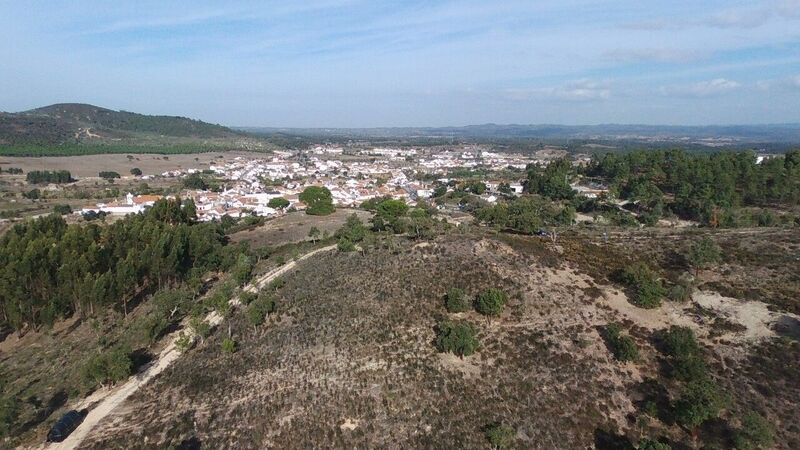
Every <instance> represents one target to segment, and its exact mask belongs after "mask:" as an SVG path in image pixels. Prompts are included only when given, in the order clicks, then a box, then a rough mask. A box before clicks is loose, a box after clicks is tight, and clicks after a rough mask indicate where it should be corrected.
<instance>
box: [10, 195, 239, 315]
mask: <svg viewBox="0 0 800 450" xmlns="http://www.w3.org/2000/svg"><path fill="white" fill-rule="evenodd" d="M193 206H194V205H193V203H192V202H191V201H190V200H189V201H187V202H186V203H185V205H183V206H182V205H181V201H180V200H179V199H178V200H161V201H159V202H157V203H156V204H155V205H154V206H153V207H152V208H151V209H150V210H148V212H147V213H146V214H138V215H129V216H127V217H126V218H125V219H123V220H119V221H117V222H115V223H113V224H111V225H108V226H99V225H96V224H94V223H90V224H87V225H78V224H75V225H67V224H66V222H65V221H64V219H63V218H61V217H60V216H56V215H51V216H47V217H43V218H40V219H37V220H34V221H29V222H24V223H21V224H18V225H16V226H14V227H13V228H12V229H11V230H9V231H8V232H7V233H6V234H5V235H4V236H3V238H2V240H0V268H1V269H0V308H2V316H0V324H2V325H8V326H11V327H12V328H14V329H16V330H19V329H22V328H24V327H26V326H29V327H34V328H36V327H39V326H41V325H51V324H52V323H53V322H54V321H55V320H56V319H58V318H62V317H69V316H71V315H72V314H76V313H77V314H80V315H81V316H89V315H91V314H93V313H94V311H96V310H97V308H98V307H103V308H107V307H115V308H118V309H121V310H125V311H127V310H128V302H129V301H131V300H134V299H136V298H138V297H139V296H140V295H141V294H142V293H143V292H150V291H152V290H154V289H158V288H161V287H165V286H169V285H174V284H177V283H178V282H181V281H184V280H187V279H189V278H195V279H197V278H199V277H202V276H203V274H205V273H206V272H207V271H209V270H219V269H224V268H227V267H230V266H231V265H232V264H233V263H234V262H235V257H234V256H233V254H234V252H232V251H227V250H226V247H224V243H225V237H224V234H223V232H222V230H221V228H220V226H219V225H218V224H211V223H205V224H198V223H194V207H193ZM233 250H236V249H235V248H233Z"/></svg>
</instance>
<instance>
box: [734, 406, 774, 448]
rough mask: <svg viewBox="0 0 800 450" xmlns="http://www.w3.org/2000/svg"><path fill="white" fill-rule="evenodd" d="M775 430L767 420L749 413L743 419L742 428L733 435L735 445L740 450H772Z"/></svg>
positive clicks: (756, 414)
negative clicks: (770, 449)
mask: <svg viewBox="0 0 800 450" xmlns="http://www.w3.org/2000/svg"><path fill="white" fill-rule="evenodd" d="M773 434H774V430H773V429H772V425H771V424H770V423H769V422H768V421H767V419H765V418H763V417H761V415H759V414H758V413H755V412H749V413H747V415H745V416H744V418H743V419H742V426H741V428H739V429H738V430H736V432H735V433H734V435H733V445H734V446H735V447H736V448H738V449H740V450H755V449H759V448H771V447H772V444H773V440H774V438H773Z"/></svg>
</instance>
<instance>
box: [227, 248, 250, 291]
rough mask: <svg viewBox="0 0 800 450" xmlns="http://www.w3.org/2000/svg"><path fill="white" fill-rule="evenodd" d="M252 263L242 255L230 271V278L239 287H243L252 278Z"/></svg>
mask: <svg viewBox="0 0 800 450" xmlns="http://www.w3.org/2000/svg"><path fill="white" fill-rule="evenodd" d="M253 266H254V264H253V261H252V259H250V257H249V256H247V255H246V254H244V253H241V254H239V256H238V257H237V258H236V265H234V266H233V269H232V270H231V276H232V277H233V279H234V280H235V281H236V284H237V285H239V286H244V285H245V284H246V283H247V282H248V281H250V278H251V277H252V276H253Z"/></svg>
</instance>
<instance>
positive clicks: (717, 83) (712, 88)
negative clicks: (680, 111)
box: [661, 78, 742, 97]
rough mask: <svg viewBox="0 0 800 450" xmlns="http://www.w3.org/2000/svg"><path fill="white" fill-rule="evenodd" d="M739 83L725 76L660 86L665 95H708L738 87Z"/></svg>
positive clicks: (718, 93) (722, 92)
mask: <svg viewBox="0 0 800 450" xmlns="http://www.w3.org/2000/svg"><path fill="white" fill-rule="evenodd" d="M741 86H742V84H741V83H739V82H738V81H734V80H728V79H727V78H715V79H713V80H708V81H698V82H697V83H692V84H689V85H679V86H662V87H661V93H662V94H663V95H667V96H686V97H709V96H713V95H720V94H724V93H727V92H730V91H734V90H736V89H739V88H740V87H741Z"/></svg>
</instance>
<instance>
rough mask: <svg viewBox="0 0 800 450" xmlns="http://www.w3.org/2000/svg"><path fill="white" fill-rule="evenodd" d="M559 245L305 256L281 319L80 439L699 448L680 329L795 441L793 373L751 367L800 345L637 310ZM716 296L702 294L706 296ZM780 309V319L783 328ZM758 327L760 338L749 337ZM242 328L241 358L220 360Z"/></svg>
mask: <svg viewBox="0 0 800 450" xmlns="http://www.w3.org/2000/svg"><path fill="white" fill-rule="evenodd" d="M785 237H786V238H791V236H789V235H786V236H785ZM503 241H507V242H503ZM793 242H794V241H793ZM576 243H577V241H576ZM397 244H399V245H397ZM564 244H569V245H565V246H564V248H563V251H564V253H561V252H559V251H558V250H557V249H554V248H549V247H548V246H546V245H545V244H544V242H543V241H539V240H535V239H530V238H519V237H513V236H505V237H503V236H501V237H500V238H499V239H495V238H491V237H481V236H457V235H452V236H443V237H440V238H438V239H435V240H434V241H432V242H423V243H413V242H404V243H399V242H395V243H394V245H392V244H389V245H387V246H386V247H383V248H369V249H367V250H366V252H365V254H359V253H350V254H345V253H339V252H334V253H329V254H325V255H321V256H320V257H319V258H315V259H314V260H313V261H306V262H304V263H303V264H301V265H299V267H298V270H297V271H296V272H294V273H292V274H289V275H287V276H285V277H284V278H283V280H284V281H285V284H282V287H281V286H279V287H277V288H276V289H277V291H276V292H275V299H276V302H277V305H278V313H277V314H276V315H275V316H273V317H272V318H271V319H270V320H269V321H268V323H266V324H264V325H260V326H253V325H252V324H250V323H248V320H247V318H246V315H245V314H242V313H239V314H236V315H233V316H232V317H231V318H230V322H229V323H230V325H229V326H227V327H225V326H224V327H221V329H220V330H219V331H218V332H217V333H216V334H215V335H213V336H211V337H210V338H209V339H207V341H206V342H205V343H204V344H202V345H200V346H198V348H196V349H194V350H192V351H191V352H190V354H189V355H188V356H187V357H186V358H182V359H181V360H180V361H179V362H177V363H176V364H175V366H174V367H173V368H172V370H170V371H169V372H168V373H165V374H163V376H161V377H160V378H158V379H156V380H154V381H153V382H152V383H151V384H148V385H147V386H145V387H143V389H142V390H140V391H139V392H138V393H137V394H136V395H135V396H133V397H132V398H131V399H130V403H129V404H128V406H127V407H126V408H123V409H122V410H121V411H120V412H119V413H118V414H116V415H115V416H112V417H109V418H108V419H107V420H105V421H104V422H102V423H100V424H99V426H98V427H97V428H95V430H94V431H93V433H92V434H91V435H90V436H89V437H88V439H87V440H86V441H84V446H85V448H91V449H101V448H102V449H107V448H129V447H130V446H132V445H135V444H136V443H140V442H146V443H147V444H148V445H153V446H155V447H165V446H168V445H176V446H183V447H186V448H189V447H190V446H194V447H191V448H196V447H203V448H205V447H206V446H211V447H236V448H487V447H488V443H487V440H486V437H485V430H486V427H487V426H489V425H491V424H494V423H498V422H499V423H502V424H505V425H507V426H509V427H511V429H512V430H513V440H514V441H515V444H516V448H543V449H544V448H547V449H550V448H593V447H594V448H598V449H604V448H633V447H632V442H633V443H635V442H637V441H641V440H642V439H644V438H647V437H656V436H658V437H660V439H662V440H664V441H668V442H672V443H673V444H675V445H677V444H678V443H689V442H692V440H693V439H694V438H693V437H692V430H687V429H685V428H682V427H680V426H679V425H677V424H676V423H675V421H674V419H670V418H669V417H670V416H669V414H671V413H670V412H669V411H670V406H669V405H671V404H674V402H675V399H676V398H678V396H679V395H680V392H681V389H682V387H681V386H682V385H681V383H680V382H676V381H675V380H673V379H670V378H669V376H668V375H666V374H665V373H666V372H668V371H667V370H666V369H664V365H665V364H666V363H665V361H664V359H663V356H662V355H661V353H660V351H659V350H658V345H659V344H658V343H657V342H658V341H657V340H656V339H655V338H654V336H657V335H658V333H660V332H661V331H662V330H665V329H667V328H668V327H669V326H671V325H684V326H689V327H691V328H693V329H694V330H695V332H696V333H697V334H698V336H700V338H701V342H702V343H703V344H704V345H706V346H708V348H709V350H708V360H707V362H708V364H709V367H710V369H709V371H710V372H711V373H712V374H713V377H714V379H715V380H717V382H718V383H719V384H720V385H722V386H724V388H725V389H726V390H727V391H728V392H730V394H731V399H732V402H731V403H730V404H729V405H728V408H727V412H726V413H725V414H724V416H723V417H724V420H725V421H727V422H728V423H731V424H736V423H737V419H736V417H737V416H739V417H741V416H742V415H743V414H744V412H743V411H747V410H748V409H756V408H758V410H759V411H762V414H764V415H765V416H767V417H769V418H770V419H771V420H772V421H773V423H774V424H775V428H776V430H777V431H776V432H777V433H778V439H777V440H776V441H778V442H782V443H786V444H787V445H786V446H785V447H784V446H779V448H795V447H793V446H794V444H796V442H797V435H796V432H795V430H793V429H792V427H791V426H787V424H788V423H791V418H792V417H793V414H794V411H795V408H796V406H797V405H796V403H797V402H796V398H797V397H796V394H797V388H798V384H797V380H796V376H795V375H793V374H791V373H790V372H787V371H783V372H781V371H780V370H778V369H775V368H773V367H772V366H769V365H765V364H764V362H763V361H761V362H754V360H753V359H752V358H753V357H754V355H765V356H764V357H765V358H766V359H767V360H768V361H771V362H773V363H775V362H777V361H780V360H788V361H794V360H796V358H797V356H798V355H800V353H798V346H797V345H792V344H791V342H790V340H786V339H780V338H778V339H772V337H774V336H775V334H776V332H774V331H770V330H768V329H767V328H764V327H765V326H766V324H750V323H749V322H746V323H747V324H748V325H758V326H757V327H756V328H753V329H752V330H751V329H750V328H748V327H743V326H740V327H734V326H730V324H729V326H727V327H722V326H721V325H720V324H721V323H722V322H720V321H721V320H722V319H718V320H714V321H710V320H706V319H707V318H708V317H709V316H712V317H716V314H721V311H717V310H716V309H714V307H712V306H708V307H707V308H706V309H705V310H704V314H705V316H700V315H698V314H697V312H696V308H695V306H694V304H693V303H691V302H690V303H687V304H670V305H665V306H663V308H662V309H661V310H655V311H654V310H642V309H638V308H636V307H635V306H633V305H631V304H630V303H629V302H628V301H627V300H626V297H625V294H624V293H623V292H621V291H620V290H618V289H617V288H616V287H614V286H611V285H609V284H608V281H607V280H605V279H603V277H601V276H597V277H595V276H592V275H589V274H588V273H587V272H585V271H584V270H589V269H590V267H589V266H591V264H589V265H588V266H587V267H584V268H580V267H577V265H575V264H573V263H570V262H567V261H566V260H565V259H571V257H572V256H578V255H577V254H575V252H576V251H577V252H578V253H581V252H586V251H588V250H575V249H573V248H572V244H573V243H572V242H571V241H569V242H567V241H565V242H564ZM587 247H592V248H593V250H592V251H591V253H592V254H595V255H596V256H598V257H599V256H601V255H602V254H603V253H602V252H600V253H596V252H598V251H599V248H597V247H595V246H593V245H588V246H587V245H586V243H585V242H583V243H582V244H581V247H580V248H581V249H585V248H587ZM587 256H588V255H587V254H583V255H582V256H581V258H580V259H581V260H583V261H586V259H587ZM610 259H611V260H624V259H625V258H624V257H623V256H622V255H620V254H615V255H614V256H613V257H611V258H610ZM589 271H590V272H592V270H589ZM454 286H459V287H461V288H463V289H464V290H465V291H466V292H467V294H468V295H469V296H470V297H472V296H474V295H475V294H476V293H478V292H481V291H483V290H484V289H487V288H489V287H495V288H500V289H502V290H504V291H505V292H507V293H508V295H509V303H508V305H507V307H506V310H505V311H504V312H503V313H502V314H501V315H500V316H499V317H496V318H491V319H487V318H486V317H483V316H480V315H478V314H477V313H476V312H474V311H467V312H462V313H447V311H446V310H445V308H444V306H443V303H444V302H443V296H444V294H445V292H446V291H447V289H449V288H450V287H454ZM712 297H713V298H718V296H717V295H716V294H711V293H698V295H697V301H698V302H700V303H703V301H704V299H707V298H712ZM728 301H730V302H735V301H734V300H733V299H730V300H728ZM703 304H706V303H703ZM733 305H739V303H738V302H735V303H731V304H730V305H729V306H733ZM754 305H755V304H751V305H747V304H745V306H746V307H748V308H751V307H753V306H754ZM760 306H763V305H760ZM737 307H738V306H737ZM773 315H774V316H775V317H773V318H771V319H769V320H770V321H772V320H777V318H778V317H779V316H781V317H784V318H785V317H788V316H786V315H784V314H773ZM720 317H722V316H720ZM726 317H727V316H726ZM770 317H772V316H770ZM443 318H450V319H455V320H465V321H468V322H470V323H472V324H473V325H474V326H475V327H476V329H477V332H478V339H479V341H480V348H479V349H478V351H477V353H476V354H474V355H471V356H468V357H465V358H464V359H460V358H458V357H457V356H455V355H452V354H445V353H438V352H437V351H436V348H435V346H434V340H435V327H436V324H437V323H438V322H439V321H441V320H442V319H443ZM729 319H730V320H734V319H735V317H734V316H730V317H729ZM614 321H618V322H620V323H622V324H623V326H624V327H625V328H626V329H628V330H629V333H630V335H631V336H632V337H633V338H634V339H635V341H636V343H637V345H638V346H639V352H640V355H639V359H638V360H637V361H636V362H628V363H624V362H621V361H617V360H615V358H614V356H613V354H612V353H611V352H610V350H609V347H608V344H607V343H606V341H605V340H604V337H603V333H604V331H603V330H604V329H605V327H606V325H607V324H609V323H611V322H614ZM726 323H727V322H726ZM759 330H760V331H759ZM751 331H759V332H763V337H762V338H758V339H756V340H754V339H755V338H752V337H750V335H751V333H750V332H751ZM229 333H230V335H231V336H232V337H233V338H234V339H235V340H236V341H237V342H238V351H236V352H235V353H225V352H223V351H222V350H220V347H221V341H222V340H223V339H224V338H227V337H228V336H229ZM712 349H713V350H712ZM723 355H724V356H723ZM766 355H768V356H766ZM777 355H782V356H777ZM773 365H774V364H773ZM765 380H775V381H774V382H771V381H765ZM764 383H772V384H770V385H769V387H768V388H769V389H775V388H774V387H773V384H774V385H780V386H782V388H781V390H782V394H780V395H777V396H776V395H772V394H771V393H770V391H764V390H755V389H753V386H765V388H766V385H765V384H764ZM739 399H742V400H741V401H740V400H739ZM654 416H658V417H659V419H657V418H656V417H654ZM731 426H734V425H731ZM698 433H699V435H700V436H701V439H702V440H703V441H704V442H706V443H709V442H713V443H716V444H718V445H720V448H725V447H729V446H730V445H729V444H726V442H728V441H727V440H728V439H729V436H730V434H731V433H732V432H731V431H725V429H721V428H720V423H719V422H718V421H711V422H708V426H705V427H702V428H701V429H700V430H698ZM675 448H681V447H677V446H676V447H675Z"/></svg>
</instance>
